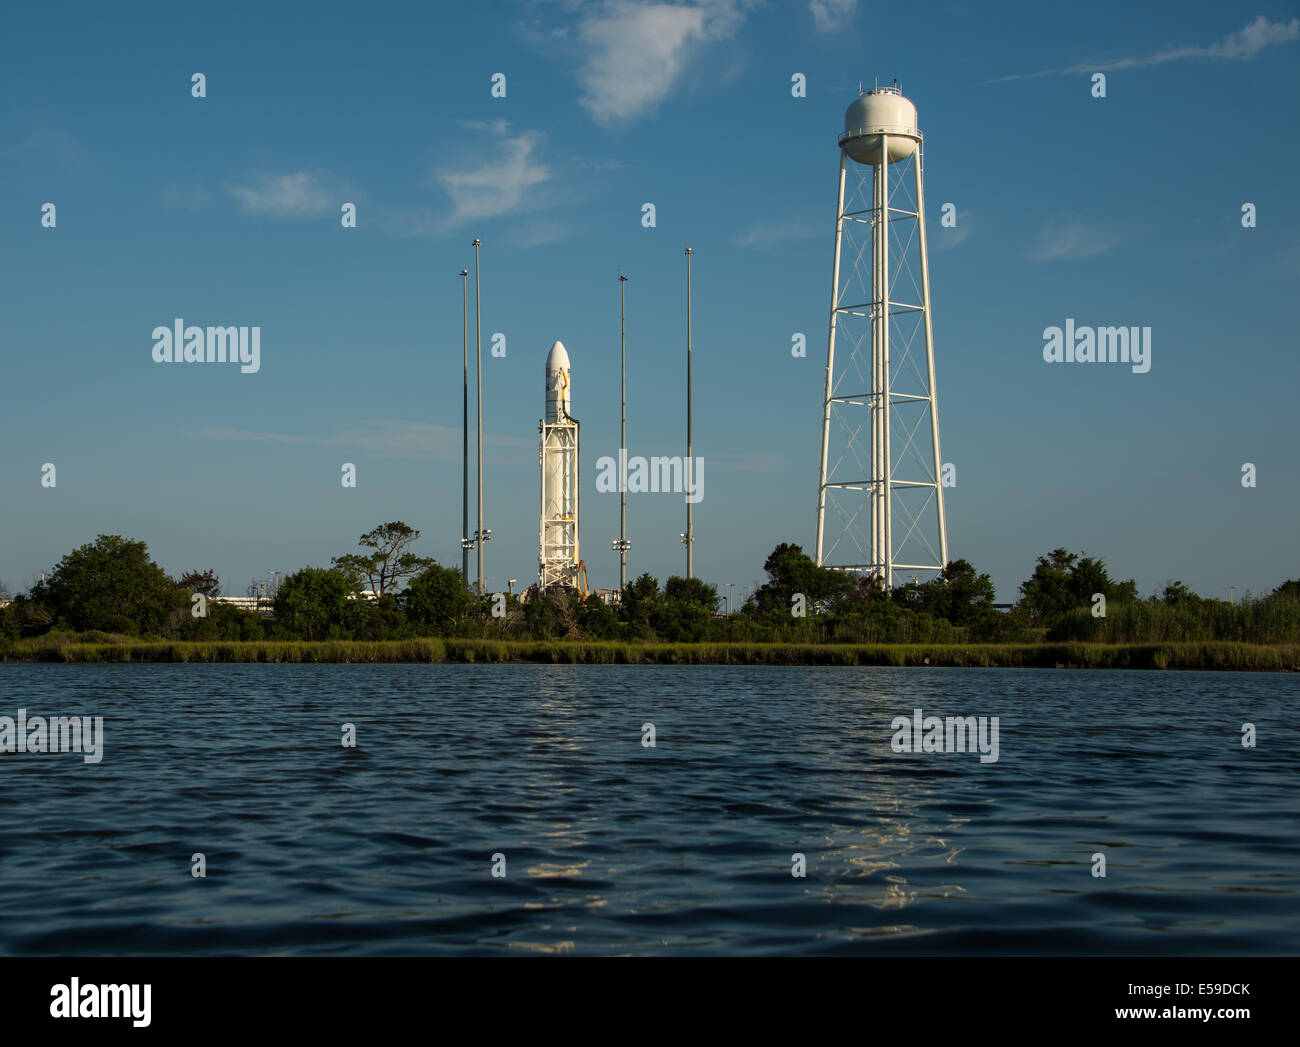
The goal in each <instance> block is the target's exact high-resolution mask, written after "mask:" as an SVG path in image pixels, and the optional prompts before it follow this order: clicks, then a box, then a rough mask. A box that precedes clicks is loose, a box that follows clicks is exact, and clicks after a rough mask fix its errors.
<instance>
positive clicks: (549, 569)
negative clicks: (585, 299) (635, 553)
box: [538, 342, 579, 591]
mask: <svg viewBox="0 0 1300 1047" xmlns="http://www.w3.org/2000/svg"><path fill="white" fill-rule="evenodd" d="M545 374H546V413H545V415H544V416H543V417H542V420H541V421H540V422H539V423H538V429H539V431H540V432H541V436H542V438H541V448H540V452H539V460H540V464H541V471H542V483H541V495H542V497H541V520H540V525H539V535H540V545H541V552H540V556H539V563H538V571H539V583H540V586H541V589H542V590H543V591H545V590H546V589H548V588H550V587H552V586H557V585H571V586H573V587H574V588H575V589H576V588H578V587H579V578H578V575H579V566H578V565H579V556H578V553H579V550H578V428H579V427H578V420H577V419H576V418H574V417H573V415H572V414H571V413H570V407H571V404H572V383H571V375H572V372H571V369H570V365H569V354H568V352H567V351H566V350H565V348H564V345H563V343H561V342H556V343H554V344H553V345H552V346H551V351H550V352H549V353H548V354H547V356H546V369H545Z"/></svg>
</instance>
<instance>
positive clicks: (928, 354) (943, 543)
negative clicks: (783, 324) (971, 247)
mask: <svg viewBox="0 0 1300 1047" xmlns="http://www.w3.org/2000/svg"><path fill="white" fill-rule="evenodd" d="M924 155H925V154H924V146H923V144H920V143H918V144H917V147H916V159H915V161H914V166H915V168H916V224H917V230H918V234H919V240H920V248H921V308H922V309H923V310H924V316H925V362H926V368H927V370H928V372H929V377H928V381H929V383H930V388H929V390H928V392H929V394H930V433H931V436H932V438H933V444H934V497H935V505H936V506H937V508H938V513H939V562H940V563H941V564H942V565H943V566H944V567H947V566H948V522H947V519H946V518H945V516H944V512H943V457H942V455H941V454H940V453H939V387H938V386H937V385H935V382H934V328H933V327H932V325H931V323H930V252H929V248H928V247H927V246H926V239H925V174H924V167H925V159H924Z"/></svg>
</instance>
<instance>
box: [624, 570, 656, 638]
mask: <svg viewBox="0 0 1300 1047" xmlns="http://www.w3.org/2000/svg"><path fill="white" fill-rule="evenodd" d="M660 599H661V598H660V594H659V580H658V579H657V578H655V576H654V575H652V574H651V573H650V572H649V571H646V572H644V573H643V574H642V575H641V577H639V578H637V579H636V580H635V581H631V582H628V583H627V585H625V586H624V587H623V599H622V601H621V603H620V604H619V607H620V610H621V612H622V614H623V617H624V620H625V621H626V622H627V623H628V624H629V625H630V626H631V627H632V629H633V631H634V632H635V634H636V635H638V636H645V635H646V634H647V633H649V632H650V621H651V619H652V618H654V616H655V614H656V613H657V612H658V610H659V605H660Z"/></svg>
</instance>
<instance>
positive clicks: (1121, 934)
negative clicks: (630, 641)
mask: <svg viewBox="0 0 1300 1047" xmlns="http://www.w3.org/2000/svg"><path fill="white" fill-rule="evenodd" d="M0 691H2V692H3V697H2V698H0V716H9V717H15V718H16V716H17V711H18V709H20V708H25V709H26V710H27V714H28V716H36V715H74V714H81V715H91V716H103V717H104V734H105V749H104V758H103V760H102V762H100V763H98V764H87V763H85V762H84V761H83V759H82V757H81V755H79V754H73V753H63V754H40V753H0V812H3V818H2V819H0V952H5V953H10V954H14V953H107V954H119V953H184V954H189V953H202V954H210V953H236V954H246V953H258V954H261V953H288V954H305V953H312V954H331V953H353V954H360V953H366V954H406V953H460V954H471V953H472V954H503V953H512V952H513V953H526V952H546V953H550V952H575V953H584V954H612V953H665V952H667V953H726V954H730V953H749V954H761V953H768V954H786V953H881V954H890V953H939V954H948V953H972V954H980V953H1008V952H1010V953H1076V952H1100V953H1128V954H1131V953H1197V954H1200V953H1216V952H1217V953H1294V952H1295V951H1296V949H1297V945H1298V943H1300V897H1298V894H1297V889H1298V887H1300V845H1298V844H1297V832H1298V831H1300V802H1298V800H1297V774H1296V772H1297V764H1298V760H1297V754H1298V753H1300V728H1298V727H1297V724H1296V717H1297V704H1298V703H1297V695H1298V694H1300V679H1297V678H1296V677H1294V676H1284V675H1271V674H1268V675H1266V674H1226V673H1173V672H1164V673H1156V672H1149V673H1138V672H1085V671H1069V670H1056V671H1052V670H1027V669H1020V670H977V669H848V668H824V669H822V668H734V667H681V668H668V667H638V666H531V665H507V666H415V665H412V666H356V665H348V666H342V665H340V666H328V665H326V666H290V665H284V666H280V665H232V666H196V665H159V666H153V665H150V666H132V665H110V666H45V665H41V666H31V665H7V666H0ZM917 707H920V708H922V709H923V710H924V712H925V714H926V715H939V716H966V715H970V716H998V717H999V759H998V760H997V762H996V763H984V764H982V763H981V762H980V759H979V756H978V754H972V753H929V754H927V753H921V754H896V753H894V752H893V751H892V750H891V747H890V739H891V737H892V732H891V729H890V728H891V721H892V720H893V718H894V717H895V716H899V715H904V716H910V715H911V713H912V710H913V709H915V708H917ZM345 722H347V723H353V724H355V725H356V730H357V747H356V748H351V749H349V748H344V747H343V746H342V745H341V744H340V739H341V736H342V735H341V730H340V727H341V725H342V724H343V723H345ZM1245 722H1251V723H1253V724H1255V725H1256V729H1257V731H1258V744H1257V746H1256V747H1255V748H1253V749H1246V748H1243V746H1242V744H1241V737H1242V733H1241V732H1242V724H1243V723H1245ZM650 723H652V724H654V728H655V734H656V743H657V744H656V745H655V747H654V748H647V747H643V745H642V737H643V730H642V725H643V724H650ZM196 852H202V853H203V854H204V855H205V857H206V863H207V876H206V878H204V879H198V878H195V877H193V876H192V875H191V872H190V870H191V856H192V855H193V854H194V853H196ZM796 852H798V853H802V854H803V855H805V856H806V863H807V875H806V877H803V878H796V877H794V876H792V875H791V856H792V855H793V854H795V853H796ZM1098 852H1100V853H1103V854H1104V855H1105V856H1106V862H1107V865H1106V876H1105V878H1104V879H1103V878H1098V877H1094V876H1093V875H1092V869H1093V861H1092V856H1093V855H1094V854H1096V853H1098ZM497 853H500V854H502V855H504V856H505V865H506V876H505V877H504V878H495V877H493V875H492V864H493V855H494V854H497Z"/></svg>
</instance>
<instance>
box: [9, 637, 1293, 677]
mask: <svg viewBox="0 0 1300 1047" xmlns="http://www.w3.org/2000/svg"><path fill="white" fill-rule="evenodd" d="M5 660H6V661H34V662H208V663H220V662H269V663H294V664H312V663H342V664H347V663H413V662H466V663H470V662H473V663H478V662H487V663H506V662H533V663H545V664H552V665H894V666H926V665H929V666H932V667H937V666H971V667H983V668H1022V667H1023V668H1030V667H1045V668H1070V669H1223V670H1249V671H1261V672H1297V671H1300V644H1248V643H1214V642H1209V643H1156V644H1100V643H1038V644H975V643H967V644H804V643H698V644H691V643H677V644H672V643H645V644H636V643H621V642H616V641H581V640H579V641H562V640H535V641H530V640H490V639H447V640H439V639H428V638H426V639H411V640H378V641H366V640H322V641H318V642H315V643H311V642H307V641H276V640H259V641H251V642H244V643H240V642H177V641H169V640H120V641H114V642H93V643H80V642H76V641H75V640H71V639H69V638H68V637H59V638H58V639H57V640H55V641H51V640H49V639H47V638H37V639H29V640H20V641H18V642H16V643H14V644H13V645H12V647H11V648H10V650H9V651H8V653H7V656H6V658H5Z"/></svg>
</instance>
